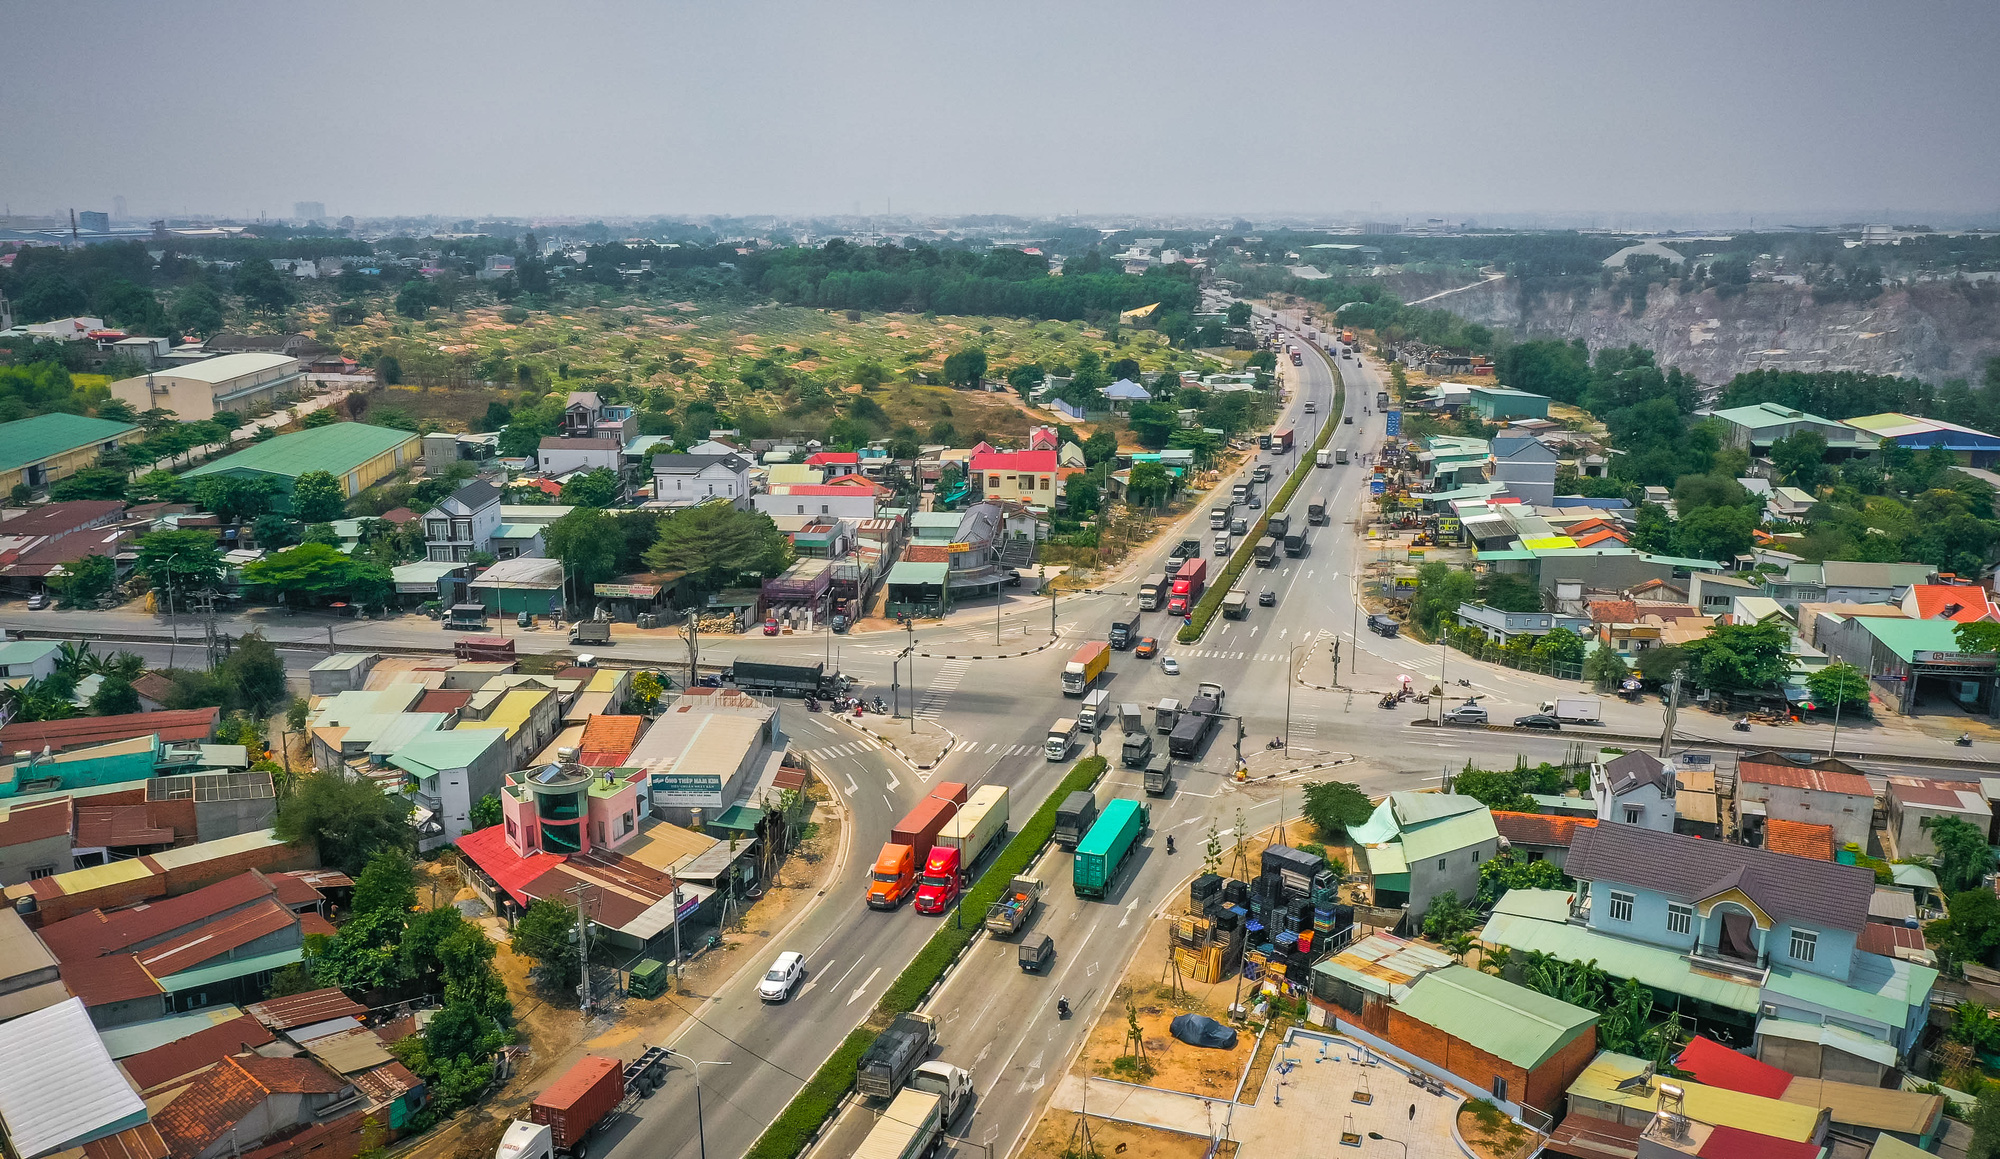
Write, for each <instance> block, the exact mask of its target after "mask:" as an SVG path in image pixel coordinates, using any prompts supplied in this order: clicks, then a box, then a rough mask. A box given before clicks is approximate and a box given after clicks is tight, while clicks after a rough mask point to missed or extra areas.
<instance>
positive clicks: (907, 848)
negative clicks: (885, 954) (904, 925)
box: [868, 781, 965, 909]
mask: <svg viewBox="0 0 2000 1159" xmlns="http://www.w3.org/2000/svg"><path fill="white" fill-rule="evenodd" d="M964 806H965V786H964V785H962V784H959V783H958V782H956V781H945V782H943V783H941V784H939V785H937V786H936V787H934V788H932V789H931V792H930V796H928V797H925V798H924V799H923V800H921V801H918V802H917V805H916V808H914V809H911V810H910V811H909V813H908V814H907V815H906V816H905V817H904V818H903V819H902V820H901V821H898V822H897V823H896V826H895V828H893V829H891V830H889V840H888V842H887V843H885V844H884V845H883V846H882V851H881V852H880V853H878V854H876V856H875V872H874V874H873V875H872V877H871V879H870V881H869V882H868V904H869V906H870V907H871V908H874V909H895V908H896V907H898V906H900V905H902V904H903V902H904V901H906V900H908V899H909V897H910V895H912V894H913V893H915V892H916V888H917V870H918V869H919V868H921V867H922V866H923V865H924V864H925V862H926V861H927V860H928V859H929V858H930V855H931V847H932V846H933V845H935V844H936V843H937V834H938V830H939V829H942V828H943V827H944V824H945V822H946V821H948V820H950V819H951V817H952V815H953V814H954V813H955V812H956V811H957V809H959V808H963V807H964Z"/></svg>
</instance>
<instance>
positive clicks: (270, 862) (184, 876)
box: [103, 843, 319, 909]
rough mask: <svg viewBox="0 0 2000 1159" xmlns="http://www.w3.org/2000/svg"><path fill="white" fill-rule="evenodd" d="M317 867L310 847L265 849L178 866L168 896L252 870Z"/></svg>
mask: <svg viewBox="0 0 2000 1159" xmlns="http://www.w3.org/2000/svg"><path fill="white" fill-rule="evenodd" d="M318 865H319V857H318V855H317V854H316V853H315V852H314V850H313V847H312V845H311V844H310V843H307V844H302V845H296V846H294V845H267V846H263V847H261V848H257V849H249V850H245V851H244V852H242V853H235V854H231V855H230V856H228V857H217V858H212V859H210V860H207V861H198V862H195V863H193V864H191V865H182V866H177V867H175V868H174V869H173V870H172V871H170V872H169V873H168V874H167V882H166V884H167V893H168V894H169V895H176V894H183V893H193V892H194V891H195V890H197V889H200V888H201V887H202V886H204V885H214V884H215V883H216V882H218V881H224V880H226V879H228V878H232V877H236V876H238V875H239V874H244V873H248V872H250V871H251V870H253V869H261V870H263V871H264V872H265V873H283V872H285V871H286V870H288V869H313V868H315V867H317V866H318ZM103 908H105V909H109V908H110V907H109V906H105V907H103Z"/></svg>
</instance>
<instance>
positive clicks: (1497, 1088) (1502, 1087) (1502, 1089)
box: [1493, 1074, 1507, 1103]
mask: <svg viewBox="0 0 2000 1159" xmlns="http://www.w3.org/2000/svg"><path fill="white" fill-rule="evenodd" d="M1493 1097H1494V1098H1496V1099H1499V1100H1500V1101H1501V1102H1503V1103H1504V1102H1506V1101H1507V1079H1506V1077H1505V1076H1503V1075H1497V1074H1496V1075H1494V1076H1493Z"/></svg>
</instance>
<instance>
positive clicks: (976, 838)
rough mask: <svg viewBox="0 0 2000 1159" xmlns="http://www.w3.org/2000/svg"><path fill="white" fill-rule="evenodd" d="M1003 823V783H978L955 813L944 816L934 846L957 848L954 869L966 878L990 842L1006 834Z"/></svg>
mask: <svg viewBox="0 0 2000 1159" xmlns="http://www.w3.org/2000/svg"><path fill="white" fill-rule="evenodd" d="M1007 822H1008V797H1007V786H1005V785H981V786H979V787H978V788H977V789H974V790H972V796H970V797H968V798H966V801H965V807H964V808H962V809H960V810H958V815H957V816H955V817H947V818H945V822H944V828H942V829H940V830H938V834H937V843H936V846H934V847H935V848H945V849H956V850H958V871H959V872H960V873H962V874H965V875H966V876H967V877H968V878H970V877H971V876H972V869H973V867H974V866H976V865H978V864H979V862H980V859H982V858H984V857H985V856H986V853H987V851H988V850H989V849H990V848H992V846H993V843H994V842H995V841H997V840H999V839H1000V838H1001V837H1003V836H1005V835H1006V833H1007Z"/></svg>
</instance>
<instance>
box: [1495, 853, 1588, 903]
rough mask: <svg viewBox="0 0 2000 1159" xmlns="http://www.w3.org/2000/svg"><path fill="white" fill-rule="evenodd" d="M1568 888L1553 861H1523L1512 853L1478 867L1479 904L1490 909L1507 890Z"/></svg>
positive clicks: (1566, 880)
mask: <svg viewBox="0 0 2000 1159" xmlns="http://www.w3.org/2000/svg"><path fill="white" fill-rule="evenodd" d="M1571 884H1572V882H1571V881H1570V879H1569V878H1568V877H1567V876H1565V875H1564V874H1563V871H1562V868H1561V867H1560V866H1558V865H1557V864H1556V863H1555V862H1553V861H1525V860H1521V859H1518V858H1517V857H1516V856H1515V855H1514V853H1513V851H1511V850H1510V851H1508V852H1506V853H1502V854H1501V855H1499V856H1498V857H1493V858H1489V859H1487V860H1486V861H1483V862H1481V863H1480V865H1479V904H1480V905H1481V906H1491V905H1492V904H1493V903H1494V902H1496V901H1499V900H1500V896H1501V895H1502V894H1504V893H1506V892H1507V891H1508V890H1510V889H1565V888H1567V887H1569V886H1570V885H1571Z"/></svg>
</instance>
